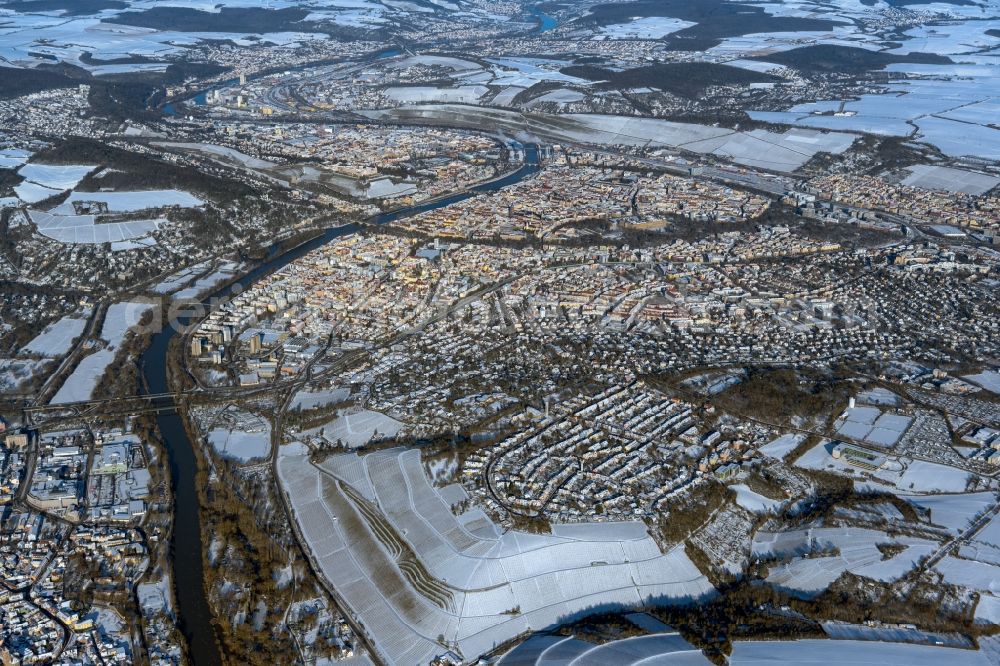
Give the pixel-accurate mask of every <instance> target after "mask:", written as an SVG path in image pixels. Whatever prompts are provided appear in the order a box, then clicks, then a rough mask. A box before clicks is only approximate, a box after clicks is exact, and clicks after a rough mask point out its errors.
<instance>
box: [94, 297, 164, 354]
mask: <svg viewBox="0 0 1000 666" xmlns="http://www.w3.org/2000/svg"><path fill="white" fill-rule="evenodd" d="M152 309H153V305H152V304H151V303H140V302H131V301H124V302H121V303H115V304H114V305H112V306H110V307H109V308H108V312H107V314H106V315H105V316H104V326H103V327H102V328H101V338H103V339H104V340H105V341H106V342H107V343H108V346H109V348H111V349H115V348H117V347H118V346H119V345H120V344H121V343H122V340H124V339H125V334H126V333H127V332H128V330H129V329H130V328H132V327H134V326H136V325H137V324H138V323H139V320H141V319H142V316H143V315H144V314H146V313H147V312H149V311H151V310H152Z"/></svg>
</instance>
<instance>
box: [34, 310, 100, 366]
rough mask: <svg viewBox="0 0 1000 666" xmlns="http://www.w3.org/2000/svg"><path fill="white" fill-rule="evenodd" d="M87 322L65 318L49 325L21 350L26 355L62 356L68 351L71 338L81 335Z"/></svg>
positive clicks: (72, 317) (71, 317)
mask: <svg viewBox="0 0 1000 666" xmlns="http://www.w3.org/2000/svg"><path fill="white" fill-rule="evenodd" d="M86 325H87V321H86V320H85V319H81V318H79V317H75V316H66V317H63V318H62V319H60V320H59V321H57V322H55V323H54V324H50V325H49V326H47V327H46V328H45V330H44V331H42V332H41V333H39V334H38V335H37V336H35V338H34V339H33V340H32V341H31V342H29V343H28V344H26V345H25V346H24V348H23V349H22V351H23V352H26V353H28V354H39V355H41V356H47V357H49V358H55V357H57V356H62V355H63V354H65V353H66V352H68V351H69V350H70V346H71V344H72V342H73V338H77V337H79V336H80V335H82V334H83V329H84V328H85V327H86Z"/></svg>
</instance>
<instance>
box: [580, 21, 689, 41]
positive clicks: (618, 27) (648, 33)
mask: <svg viewBox="0 0 1000 666" xmlns="http://www.w3.org/2000/svg"><path fill="white" fill-rule="evenodd" d="M693 25H696V24H695V23H692V22H691V21H682V20H681V19H675V18H669V17H665V16H644V17H642V18H634V19H632V20H631V21H629V22H628V23H615V24H612V25H606V26H604V27H603V28H601V30H599V31H598V34H599V35H602V36H604V37H608V38H610V39H662V38H664V37H666V36H667V35H669V34H670V33H672V32H677V31H678V30H683V29H684V28H690V27H691V26H693Z"/></svg>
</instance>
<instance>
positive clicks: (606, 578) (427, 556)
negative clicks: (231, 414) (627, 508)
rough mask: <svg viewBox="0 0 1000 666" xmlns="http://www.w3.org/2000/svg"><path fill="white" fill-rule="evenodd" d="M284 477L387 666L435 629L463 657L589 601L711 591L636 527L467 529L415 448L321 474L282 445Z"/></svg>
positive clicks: (333, 577)
mask: <svg viewBox="0 0 1000 666" xmlns="http://www.w3.org/2000/svg"><path fill="white" fill-rule="evenodd" d="M278 472H279V477H280V480H281V483H282V488H283V490H284V491H285V492H286V493H288V496H289V498H290V500H291V503H292V507H293V510H294V513H295V519H296V521H297V522H298V523H299V525H300V527H301V530H302V533H303V535H304V537H305V539H306V541H307V542H308V544H309V548H310V550H311V551H312V553H313V555H314V557H315V558H316V560H317V562H318V563H319V567H320V569H321V571H322V574H323V575H324V576H325V577H326V578H328V579H329V580H330V581H331V583H332V584H333V585H334V586H336V588H337V589H338V590H340V591H341V593H342V594H343V595H344V598H345V601H346V603H347V605H348V606H349V607H350V609H351V611H352V612H354V613H355V614H357V615H358V616H359V618H360V620H361V623H362V625H363V626H364V627H366V629H367V630H368V632H369V635H370V636H371V637H372V638H373V639H374V641H375V644H376V647H377V649H378V651H379V652H380V653H382V655H383V656H384V657H385V658H386V660H387V661H388V662H389V663H393V664H415V663H426V662H427V661H428V660H429V659H430V658H432V657H433V656H434V655H435V654H439V653H440V651H441V646H440V645H439V644H438V643H437V642H436V640H435V637H437V636H439V635H442V636H444V638H445V639H446V640H449V641H454V642H455V643H456V644H457V646H458V648H459V649H460V650H461V652H462V654H463V655H465V656H466V657H467V658H469V659H471V658H473V657H474V656H475V655H478V654H481V653H483V652H484V651H486V650H489V649H491V648H492V647H493V646H494V645H496V644H498V643H500V642H502V641H504V640H507V639H509V638H511V637H513V636H515V635H517V634H520V633H522V632H525V631H529V630H535V629H542V628H545V627H548V626H552V625H554V624H557V623H559V622H561V621H564V620H566V619H568V618H571V617H574V616H576V615H577V614H580V613H583V612H585V610H587V609H594V608H599V607H609V608H610V607H633V606H638V605H641V604H642V603H644V602H645V601H646V600H648V599H651V598H656V599H662V600H666V601H669V600H670V599H677V600H680V599H687V600H689V599H697V598H700V597H702V596H704V595H707V594H710V593H712V591H713V590H712V586H711V584H710V583H709V582H708V581H707V579H705V577H704V576H703V575H701V573H700V572H699V571H698V569H697V568H696V567H695V566H694V565H693V564H692V563H691V561H690V560H689V559H688V558H687V556H686V555H685V553H684V551H683V548H677V549H674V550H672V551H670V552H669V553H667V554H663V553H661V552H660V550H659V548H657V546H656V544H655V543H654V542H653V540H652V539H651V538H650V537H649V536H647V535H645V533H644V528H643V526H641V525H638V526H635V525H632V526H618V525H606V524H590V525H583V526H579V527H577V526H574V527H572V528H569V529H568V530H566V531H564V530H562V529H560V530H559V531H558V532H556V533H554V534H551V535H539V534H529V533H525V532H507V533H504V534H503V535H502V536H499V537H492V538H490V537H487V536H484V535H485V534H486V531H477V533H476V534H473V533H472V532H470V531H468V530H467V529H466V528H465V527H463V525H462V523H460V522H459V520H458V519H457V518H456V517H455V516H454V515H453V514H452V513H451V512H450V511H449V509H448V507H447V503H446V502H445V501H444V500H443V499H442V498H441V497H440V495H439V494H438V493H437V491H435V490H434V489H433V488H432V487H431V485H430V484H429V482H428V479H427V476H426V474H425V473H424V470H423V467H422V464H421V462H420V453H419V451H416V450H410V451H400V450H393V451H386V452H379V453H373V454H370V455H367V456H364V457H360V456H357V455H353V454H345V455H340V456H334V457H331V458H328V459H326V460H325V461H323V462H322V463H320V468H317V467H315V466H313V465H312V464H310V463H309V456H308V450H307V449H306V448H305V447H304V446H301V445H290V446H288V447H284V448H283V450H282V452H281V457H280V459H279V466H278ZM373 512H374V513H373ZM376 515H379V516H380V517H379V518H377V519H376V517H375V516H376ZM483 518H485V516H481V517H480V518H479V519H480V520H481V519H483ZM383 521H384V522H383ZM381 525H388V526H390V527H391V533H387V532H386V530H385V529H384V527H381ZM623 530H624V531H623ZM376 533H378V534H379V535H380V536H378V537H376V536H375V535H376ZM495 533H496V532H494V534H495ZM623 536H631V537H632V538H625V539H623V538H622V537H623ZM411 553H413V554H411ZM414 554H415V555H414ZM414 556H415V557H416V558H417V559H418V560H419V562H420V563H421V564H422V565H423V568H424V569H423V570H422V569H420V568H414V567H413V566H412V564H410V562H411V561H412V558H413V557H414ZM514 609H517V610H518V611H519V612H516V613H515V612H512V611H513V610H514Z"/></svg>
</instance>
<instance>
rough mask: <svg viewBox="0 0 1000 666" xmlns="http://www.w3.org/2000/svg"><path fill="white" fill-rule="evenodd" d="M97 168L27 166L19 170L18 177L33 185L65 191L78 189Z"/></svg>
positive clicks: (48, 165)
mask: <svg viewBox="0 0 1000 666" xmlns="http://www.w3.org/2000/svg"><path fill="white" fill-rule="evenodd" d="M96 168H97V167H96V166H93V165H91V166H87V165H82V164H81V165H72V164H67V165H53V164H25V165H24V166H23V167H21V168H20V169H18V170H17V175H19V176H21V177H22V178H24V179H25V180H27V181H30V182H32V183H37V184H38V185H43V186H45V187H50V188H52V189H54V190H60V191H63V190H71V189H73V188H74V187H76V186H77V185H78V184H79V183H80V181H81V180H83V178H84V176H86V175H87V174H88V173H90V172H91V171H93V170H94V169H96Z"/></svg>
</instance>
